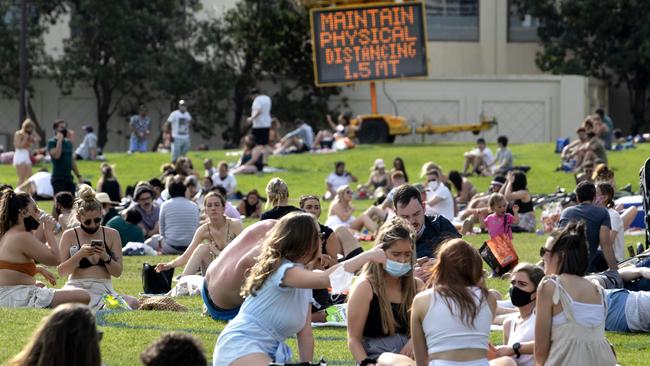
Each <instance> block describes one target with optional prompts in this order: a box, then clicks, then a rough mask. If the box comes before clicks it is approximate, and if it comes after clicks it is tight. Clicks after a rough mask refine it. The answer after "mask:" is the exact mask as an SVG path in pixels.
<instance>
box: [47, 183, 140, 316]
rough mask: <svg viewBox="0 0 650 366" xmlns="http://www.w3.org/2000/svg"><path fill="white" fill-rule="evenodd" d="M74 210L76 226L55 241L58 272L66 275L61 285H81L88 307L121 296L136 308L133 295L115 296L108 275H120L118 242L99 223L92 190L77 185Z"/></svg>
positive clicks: (97, 204)
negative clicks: (59, 256)
mask: <svg viewBox="0 0 650 366" xmlns="http://www.w3.org/2000/svg"><path fill="white" fill-rule="evenodd" d="M73 209H74V213H75V214H76V218H77V221H78V222H79V223H80V227H74V228H71V229H68V230H66V231H65V232H64V233H63V235H62V236H61V242H60V244H59V247H60V250H59V251H60V253H61V261H62V263H61V264H60V265H59V266H58V271H59V274H60V275H61V276H62V277H63V276H68V282H67V283H66V285H65V286H64V289H65V288H68V289H72V288H81V289H84V290H86V291H88V293H89V294H90V298H91V299H90V304H89V306H90V307H92V308H94V309H100V308H101V307H102V306H103V300H102V297H103V296H104V295H107V294H108V295H113V296H121V297H122V298H123V299H124V300H125V301H126V302H127V303H128V304H129V306H130V307H131V308H133V309H135V308H138V307H139V305H138V301H137V299H135V298H132V297H129V296H126V295H118V294H117V292H116V291H115V290H114V289H113V284H112V281H111V278H112V277H120V276H121V275H122V242H121V240H120V235H119V233H118V232H117V231H116V230H115V229H111V228H109V227H105V226H102V225H101V222H102V204H101V203H100V202H99V201H98V200H97V198H96V197H95V191H94V190H93V189H92V188H91V187H90V186H87V185H85V184H84V185H81V186H80V187H79V198H77V199H76V200H75V202H74V207H73Z"/></svg>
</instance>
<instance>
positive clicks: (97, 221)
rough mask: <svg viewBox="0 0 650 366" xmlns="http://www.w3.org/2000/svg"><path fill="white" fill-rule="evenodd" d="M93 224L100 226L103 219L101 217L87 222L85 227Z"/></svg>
mask: <svg viewBox="0 0 650 366" xmlns="http://www.w3.org/2000/svg"><path fill="white" fill-rule="evenodd" d="M91 222H94V223H95V224H99V223H100V222H102V218H101V217H95V218H94V219H88V220H85V221H84V225H86V226H88V225H90V223H91Z"/></svg>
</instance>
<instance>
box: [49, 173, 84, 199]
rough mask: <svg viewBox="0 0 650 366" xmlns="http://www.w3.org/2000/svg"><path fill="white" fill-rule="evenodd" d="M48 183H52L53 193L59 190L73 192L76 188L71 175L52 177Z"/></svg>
mask: <svg viewBox="0 0 650 366" xmlns="http://www.w3.org/2000/svg"><path fill="white" fill-rule="evenodd" d="M50 183H52V190H53V191H54V195H56V194H57V193H59V192H70V193H72V194H74V192H75V191H76V190H77V186H76V185H75V184H74V181H73V180H72V177H52V178H50Z"/></svg>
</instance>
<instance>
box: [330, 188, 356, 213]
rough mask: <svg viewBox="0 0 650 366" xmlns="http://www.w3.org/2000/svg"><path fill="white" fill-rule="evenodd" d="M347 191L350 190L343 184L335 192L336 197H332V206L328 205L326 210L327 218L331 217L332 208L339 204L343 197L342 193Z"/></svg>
mask: <svg viewBox="0 0 650 366" xmlns="http://www.w3.org/2000/svg"><path fill="white" fill-rule="evenodd" d="M347 189H351V188H350V186H349V185H347V184H345V185H342V186H340V187H339V189H337V190H336V195H335V196H334V199H333V200H332V204H331V205H330V207H329V209H328V210H327V216H332V208H333V207H334V206H335V205H337V204H339V203H341V197H343V194H344V192H345V191H346V190H347Z"/></svg>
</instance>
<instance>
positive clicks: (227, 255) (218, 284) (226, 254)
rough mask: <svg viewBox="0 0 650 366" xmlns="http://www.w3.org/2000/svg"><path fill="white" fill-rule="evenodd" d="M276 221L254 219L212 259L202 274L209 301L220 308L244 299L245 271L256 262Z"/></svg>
mask: <svg viewBox="0 0 650 366" xmlns="http://www.w3.org/2000/svg"><path fill="white" fill-rule="evenodd" d="M276 222H277V221H276V220H264V221H260V222H257V223H255V224H253V225H251V226H249V227H247V228H246V229H245V230H244V231H242V232H241V234H239V235H238V236H237V237H236V238H235V239H234V240H233V241H232V242H231V243H230V244H228V246H226V249H224V250H223V252H221V254H220V255H219V257H218V258H217V259H216V260H215V261H213V262H212V263H211V264H210V266H209V267H208V270H207V272H206V274H205V281H206V284H207V288H208V292H209V293H210V300H212V302H213V303H214V304H215V305H217V306H218V307H220V308H222V309H233V308H237V307H239V306H240V305H241V304H242V303H243V302H244V299H243V298H242V297H241V296H240V295H239V293H240V291H241V287H242V285H243V284H244V280H245V279H246V271H248V269H249V268H251V267H252V266H253V265H254V264H255V257H257V256H258V254H259V250H260V247H261V245H262V243H263V242H264V239H266V235H267V234H268V233H269V232H270V231H271V229H273V227H274V226H275V224H276Z"/></svg>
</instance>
